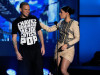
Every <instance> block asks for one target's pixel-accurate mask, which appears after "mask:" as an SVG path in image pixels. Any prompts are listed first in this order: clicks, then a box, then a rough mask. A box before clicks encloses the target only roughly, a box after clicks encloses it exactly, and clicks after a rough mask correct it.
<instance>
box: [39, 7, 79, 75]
mask: <svg viewBox="0 0 100 75" xmlns="http://www.w3.org/2000/svg"><path fill="white" fill-rule="evenodd" d="M71 14H74V10H73V9H71V8H70V7H69V6H65V7H62V8H61V12H60V13H59V15H60V18H61V19H64V20H61V21H60V22H59V23H58V24H57V26H56V25H53V26H52V27H48V26H46V25H44V24H42V23H40V26H41V27H42V28H43V29H45V30H46V31H48V32H52V31H56V30H57V28H59V32H60V38H59V40H58V62H57V65H58V66H59V64H60V63H61V73H62V74H63V75H69V73H68V71H67V70H68V67H69V65H70V64H71V63H72V61H73V58H74V50H75V49H74V44H75V43H77V42H78V41H79V38H80V32H79V26H78V22H77V21H75V20H73V19H71V18H70V16H71ZM61 58H62V62H61ZM55 59H56V60H57V46H56V50H55Z"/></svg>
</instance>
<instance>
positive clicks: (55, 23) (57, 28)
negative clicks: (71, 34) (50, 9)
mask: <svg viewBox="0 0 100 75" xmlns="http://www.w3.org/2000/svg"><path fill="white" fill-rule="evenodd" d="M57 23H58V22H57V21H55V22H54V24H55V25H56V28H57V30H58V27H57Z"/></svg>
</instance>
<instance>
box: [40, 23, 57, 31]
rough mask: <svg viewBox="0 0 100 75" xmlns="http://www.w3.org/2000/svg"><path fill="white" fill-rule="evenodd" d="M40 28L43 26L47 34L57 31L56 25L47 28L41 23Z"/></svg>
mask: <svg viewBox="0 0 100 75" xmlns="http://www.w3.org/2000/svg"><path fill="white" fill-rule="evenodd" d="M40 26H41V28H42V29H44V30H46V31H47V32H53V31H56V30H57V27H56V25H53V26H51V27H49V26H47V25H45V24H43V23H40Z"/></svg>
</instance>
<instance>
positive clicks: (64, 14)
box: [59, 9, 67, 19]
mask: <svg viewBox="0 0 100 75" xmlns="http://www.w3.org/2000/svg"><path fill="white" fill-rule="evenodd" d="M59 15H60V18H61V19H65V18H66V16H67V13H66V12H65V11H63V10H62V9H61V10H60V13H59Z"/></svg>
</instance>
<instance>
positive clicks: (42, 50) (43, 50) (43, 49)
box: [41, 47, 45, 56]
mask: <svg viewBox="0 0 100 75" xmlns="http://www.w3.org/2000/svg"><path fill="white" fill-rule="evenodd" d="M41 53H42V56H43V55H44V54H45V48H44V47H41Z"/></svg>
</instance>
